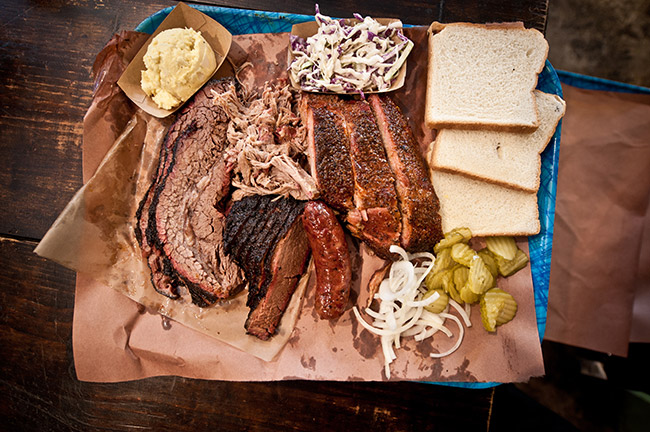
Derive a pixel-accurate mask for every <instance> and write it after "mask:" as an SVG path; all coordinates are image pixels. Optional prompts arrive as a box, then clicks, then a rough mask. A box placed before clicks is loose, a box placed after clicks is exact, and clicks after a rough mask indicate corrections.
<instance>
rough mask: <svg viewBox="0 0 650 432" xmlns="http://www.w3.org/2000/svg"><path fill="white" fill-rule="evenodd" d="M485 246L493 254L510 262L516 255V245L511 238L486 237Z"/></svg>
mask: <svg viewBox="0 0 650 432" xmlns="http://www.w3.org/2000/svg"><path fill="white" fill-rule="evenodd" d="M485 245H486V246H487V248H488V249H489V250H490V252H492V253H493V254H495V255H497V256H500V257H502V258H505V259H507V260H511V259H513V258H514V257H515V254H516V253H517V243H515V239H514V238H512V237H504V236H496V237H486V238H485Z"/></svg>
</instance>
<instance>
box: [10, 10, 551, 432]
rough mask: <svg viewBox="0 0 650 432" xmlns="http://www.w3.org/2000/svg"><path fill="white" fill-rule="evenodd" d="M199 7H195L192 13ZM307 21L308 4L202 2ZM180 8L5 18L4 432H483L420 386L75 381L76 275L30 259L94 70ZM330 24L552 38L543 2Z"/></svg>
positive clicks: (478, 418) (74, 162)
mask: <svg viewBox="0 0 650 432" xmlns="http://www.w3.org/2000/svg"><path fill="white" fill-rule="evenodd" d="M190 3H191V2H190ZM201 3H203V4H215V5H221V6H230V7H240V8H248V9H259V10H270V9H272V10H280V11H285V12H294V13H304V14H313V11H314V10H313V8H314V3H313V1H297V0H289V1H285V2H281V3H280V2H277V3H271V2H267V1H262V0H247V1H222V2H212V1H209V2H201ZM175 4H176V2H173V1H164V0H153V1H145V0H135V1H118V0H104V1H101V0H75V1H64V0H54V1H20V0H15V1H12V2H3V3H2V5H0V41H2V42H1V43H0V110H1V115H0V161H1V162H0V164H2V165H1V169H0V263H1V264H2V265H1V266H0V284H1V285H0V325H1V326H2V330H1V331H0V354H1V355H2V357H3V361H2V362H0V429H1V430H11V431H18V430H21V431H22V430H38V431H41V430H52V431H58V430H84V431H86V430H100V429H101V430H104V429H109V430H134V429H145V430H157V431H158V430H174V431H181V430H194V431H195V430H203V429H208V428H210V429H217V430H308V429H316V430H348V429H356V428H359V427H366V428H368V427H369V428H372V430H395V431H400V430H451V429H452V428H453V429H454V430H485V429H487V428H488V424H489V416H490V410H491V408H492V401H493V395H494V392H493V390H491V389H485V390H467V389H459V388H453V387H445V386H434V385H429V384H422V383H336V382H308V381H284V382H274V383H236V382H221V381H202V380H192V379H186V378H179V377H157V378H150V379H145V380H139V381H133V382H126V383H116V384H97V383H86V382H81V381H78V380H77V379H76V375H75V371H74V363H73V358H72V316H73V305H74V282H75V274H74V272H72V271H70V270H67V269H65V268H63V267H61V266H58V265H57V264H55V263H53V262H50V261H46V260H43V259H41V258H40V257H38V256H36V255H35V254H33V249H34V247H35V246H36V245H37V243H38V241H39V240H40V239H41V238H42V237H43V235H44V233H45V232H46V231H47V229H48V228H49V227H50V225H51V224H52V222H53V221H54V220H55V219H56V217H57V215H58V214H59V213H60V212H61V210H62V209H63V208H64V206H65V205H66V203H67V202H68V201H69V200H70V198H72V196H73V195H74V193H75V192H76V191H77V190H78V189H79V187H80V186H81V185H82V177H81V154H82V152H81V137H82V121H83V116H84V113H85V111H86V110H87V108H88V106H89V104H90V101H91V98H92V93H93V88H92V86H93V79H92V77H91V67H92V64H93V61H94V59H95V55H96V54H97V53H98V52H99V51H100V50H101V48H102V47H103V46H104V44H105V43H106V42H107V41H108V40H109V39H110V38H111V36H112V35H113V34H114V33H116V32H118V31H120V30H125V29H133V28H134V27H135V26H136V25H137V24H138V23H140V22H141V21H142V20H143V19H144V18H146V17H147V16H149V15H151V14H152V13H154V12H156V11H157V10H160V9H162V8H165V7H168V6H174V5H175ZM319 4H320V8H321V11H322V12H323V13H326V14H328V15H333V16H349V15H350V13H351V12H359V13H361V14H369V15H373V16H376V17H381V16H391V17H395V16H397V17H399V18H401V19H402V20H403V21H404V22H406V23H411V24H421V25H427V24H429V23H430V22H432V21H434V20H439V21H442V22H451V21H457V20H464V21H472V22H491V21H512V20H521V21H523V22H524V23H525V24H526V26H528V27H534V28H537V29H539V30H542V31H543V30H544V29H545V26H546V16H547V9H548V1H547V0H542V1H540V0H528V1H514V0H509V1H498V0H482V1H478V2H477V1H470V0H456V1H449V0H447V1H444V0H440V1H437V2H429V1H401V0H394V1H388V0H375V1H349V2H345V3H344V2H337V1H331V0H330V1H320V2H319Z"/></svg>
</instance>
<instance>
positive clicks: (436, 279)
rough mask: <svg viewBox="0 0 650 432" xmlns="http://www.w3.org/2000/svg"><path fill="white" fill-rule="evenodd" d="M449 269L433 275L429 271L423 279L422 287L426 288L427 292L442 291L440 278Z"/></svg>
mask: <svg viewBox="0 0 650 432" xmlns="http://www.w3.org/2000/svg"><path fill="white" fill-rule="evenodd" d="M448 271H449V269H446V270H441V271H439V272H436V273H434V272H433V271H430V272H429V274H428V275H427V277H426V278H424V285H425V286H426V287H427V290H435V289H442V277H443V276H444V274H445V273H446V272H448Z"/></svg>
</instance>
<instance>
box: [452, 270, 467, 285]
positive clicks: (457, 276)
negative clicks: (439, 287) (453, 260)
mask: <svg viewBox="0 0 650 432" xmlns="http://www.w3.org/2000/svg"><path fill="white" fill-rule="evenodd" d="M468 278H469V268H467V267H465V266H457V267H455V268H454V285H456V288H457V289H459V290H460V288H461V287H464V286H465V285H467V279H468Z"/></svg>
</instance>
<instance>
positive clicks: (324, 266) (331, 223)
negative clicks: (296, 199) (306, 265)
mask: <svg viewBox="0 0 650 432" xmlns="http://www.w3.org/2000/svg"><path fill="white" fill-rule="evenodd" d="M302 224H303V226H304V227H305V231H306V233H307V239H308V240H309V245H310V246H311V251H312V256H313V257H314V265H315V266H316V301H315V307H316V312H318V316H320V317H321V319H334V318H338V317H340V316H341V315H342V314H343V311H344V310H345V306H346V304H347V302H348V297H349V296H350V286H351V285H352V267H351V264H350V252H349V251H348V245H347V243H346V241H345V234H344V233H343V228H342V227H341V224H340V223H339V221H338V220H337V219H336V216H335V215H334V212H333V211H332V209H331V208H329V207H328V206H327V205H326V204H325V203H323V202H321V201H310V202H308V203H307V205H306V206H305V211H304V212H303V215H302Z"/></svg>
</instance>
